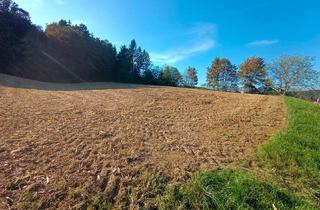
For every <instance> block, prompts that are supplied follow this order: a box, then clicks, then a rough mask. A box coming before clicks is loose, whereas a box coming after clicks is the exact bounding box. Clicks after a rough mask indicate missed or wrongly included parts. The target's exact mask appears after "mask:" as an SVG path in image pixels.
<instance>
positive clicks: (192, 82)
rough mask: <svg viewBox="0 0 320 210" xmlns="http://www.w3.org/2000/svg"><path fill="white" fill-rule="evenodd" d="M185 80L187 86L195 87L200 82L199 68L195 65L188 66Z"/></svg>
mask: <svg viewBox="0 0 320 210" xmlns="http://www.w3.org/2000/svg"><path fill="white" fill-rule="evenodd" d="M184 82H185V86H187V87H195V86H196V85H197V84H198V76H197V70H196V69H195V68H194V67H188V69H187V71H186V75H185V81H184Z"/></svg>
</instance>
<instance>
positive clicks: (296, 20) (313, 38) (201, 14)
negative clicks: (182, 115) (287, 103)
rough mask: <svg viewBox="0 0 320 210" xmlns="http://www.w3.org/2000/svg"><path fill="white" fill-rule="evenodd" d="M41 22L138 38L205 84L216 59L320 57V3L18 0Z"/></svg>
mask: <svg viewBox="0 0 320 210" xmlns="http://www.w3.org/2000/svg"><path fill="white" fill-rule="evenodd" d="M15 2H17V3H18V4H19V5H20V6H21V7H22V8H24V9H26V10H27V11H29V12H30V14H31V18H32V21H33V22H34V23H35V24H38V25H41V26H43V27H45V25H46V23H51V22H54V21H58V20H60V19H68V20H69V19H70V20H71V21H72V22H73V23H81V22H82V23H84V24H86V25H87V26H88V28H89V30H90V31H91V32H92V33H93V34H94V35H95V36H97V37H100V38H102V39H108V40H109V41H110V42H113V43H114V44H116V45H117V46H120V45H121V44H128V43H129V42H130V40H131V39H132V38H135V39H136V41H137V42H138V45H140V46H142V48H144V49H146V50H147V51H148V52H149V53H150V55H151V59H152V61H153V62H154V63H156V64H158V65H163V64H169V65H173V66H176V67H178V68H179V70H180V71H181V72H184V71H185V69H186V68H187V67H188V66H194V67H196V68H197V69H198V72H199V80H200V84H202V83H204V82H205V75H206V69H207V67H208V66H209V65H210V63H211V61H212V60H213V59H214V58H215V57H228V58H229V59H230V60H231V62H233V63H234V64H237V65H238V64H240V63H241V62H242V61H243V60H244V59H246V58H247V57H249V56H253V55H257V56H261V57H263V58H265V60H266V61H267V62H269V61H272V60H273V59H275V58H277V57H278V56H280V55H284V54H298V55H308V56H315V57H316V66H315V68H317V69H320V21H319V20H320V12H319V11H320V1H319V0H264V1H258V0H255V1H254V0H232V1H223V0H219V1H215V0H188V1H186V0H161V1H156V0H104V1H101V0H100V1H99V0H15Z"/></svg>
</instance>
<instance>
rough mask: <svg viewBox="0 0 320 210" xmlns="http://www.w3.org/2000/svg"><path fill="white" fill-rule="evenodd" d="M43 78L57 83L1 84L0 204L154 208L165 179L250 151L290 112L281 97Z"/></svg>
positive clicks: (4, 206)
mask: <svg viewBox="0 0 320 210" xmlns="http://www.w3.org/2000/svg"><path fill="white" fill-rule="evenodd" d="M5 80H6V82H4V81H2V84H3V83H6V85H8V84H7V83H8V81H7V80H8V78H7V77H6V79H5ZM29 83H30V82H28V81H27V84H24V85H23V87H26V86H28V84H29ZM0 84H1V80H0ZM10 84H15V85H17V84H23V83H22V82H20V81H19V82H11V83H10ZM101 85H102V84H101ZM36 86H37V83H35V84H32V88H35V87H36ZM38 87H39V89H47V88H51V89H55V90H59V91H50V90H36V89H31V88H30V87H29V89H27V88H13V87H6V86H0V133H1V136H0V199H1V200H0V209H7V208H13V209H28V208H34V209H38V208H40V209H41V208H42V209H43V208H49V207H51V208H60V209H67V208H72V209H76V208H86V207H88V206H90V205H95V206H96V207H97V206H98V205H102V204H104V205H105V206H104V207H105V208H123V209H135V208H139V207H142V206H144V207H146V208H151V207H153V206H154V205H155V198H156V196H157V194H159V193H161V192H162V190H163V188H164V185H165V184H167V183H171V182H176V181H181V180H185V179H187V178H189V177H190V176H191V175H192V174H193V173H194V172H196V171H197V170H199V169H216V168H218V167H223V166H230V165H231V164H234V163H235V162H238V161H241V160H244V159H245V158H246V157H248V155H250V154H252V153H253V151H254V150H255V149H256V148H257V147H258V146H259V145H261V144H262V143H264V142H265V141H266V140H267V139H269V138H270V137H271V136H272V135H273V134H274V133H276V132H278V131H279V130H281V129H282V128H283V126H284V123H285V116H286V114H285V110H284V105H283V100H282V98H281V97H272V96H258V95H246V94H232V93H223V92H214V91H207V90H195V89H182V88H169V87H151V86H134V85H131V86H126V85H117V84H111V83H110V84H108V83H105V84H104V85H102V87H104V88H106V89H103V90H94V89H96V88H97V85H96V84H95V85H93V84H84V85H83V86H82V87H87V89H88V90H77V89H79V85H62V84H60V85H53V84H48V85H46V84H45V83H41V84H40V83H39V84H38ZM45 87H47V88H45ZM90 87H92V88H90ZM64 88H66V89H67V90H68V91H61V90H62V89H64ZM81 89H85V88H81ZM90 89H92V90H90Z"/></svg>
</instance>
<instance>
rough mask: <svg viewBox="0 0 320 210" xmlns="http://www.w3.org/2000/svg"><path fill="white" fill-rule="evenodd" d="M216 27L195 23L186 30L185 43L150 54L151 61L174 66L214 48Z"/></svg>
mask: <svg viewBox="0 0 320 210" xmlns="http://www.w3.org/2000/svg"><path fill="white" fill-rule="evenodd" d="M216 31H217V27H216V25H215V24H212V23H196V24H194V26H193V27H191V28H190V29H188V30H186V31H185V32H184V33H183V36H184V37H185V38H186V40H187V41H186V42H185V43H182V44H179V45H177V46H176V47H174V48H171V49H169V50H166V51H164V52H151V53H150V56H151V60H152V61H153V62H155V63H157V64H174V63H177V62H179V61H181V60H184V59H187V58H189V57H191V56H193V55H195V54H198V53H201V52H205V51H208V50H210V49H212V48H214V47H215V46H216V40H215V36H216Z"/></svg>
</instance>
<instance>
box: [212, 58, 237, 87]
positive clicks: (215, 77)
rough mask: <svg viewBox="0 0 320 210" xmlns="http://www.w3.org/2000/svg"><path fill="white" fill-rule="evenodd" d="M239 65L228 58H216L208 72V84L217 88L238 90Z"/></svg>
mask: <svg viewBox="0 0 320 210" xmlns="http://www.w3.org/2000/svg"><path fill="white" fill-rule="evenodd" d="M238 80H239V79H238V75H237V67H236V66H235V65H233V64H232V63H231V62H230V60H229V59H227V58H216V59H214V60H213V61H212V64H211V66H210V67H209V68H208V72H207V83H208V86H209V87H211V88H213V89H216V90H224V91H236V90H237V88H238Z"/></svg>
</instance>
